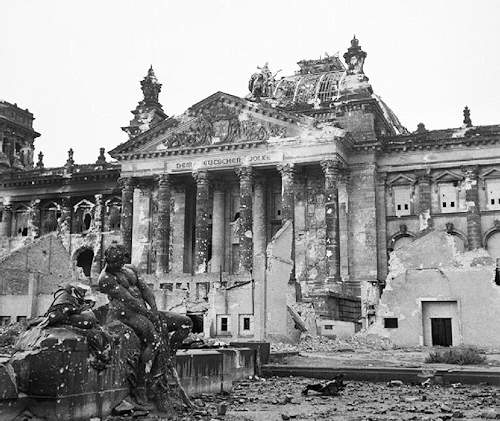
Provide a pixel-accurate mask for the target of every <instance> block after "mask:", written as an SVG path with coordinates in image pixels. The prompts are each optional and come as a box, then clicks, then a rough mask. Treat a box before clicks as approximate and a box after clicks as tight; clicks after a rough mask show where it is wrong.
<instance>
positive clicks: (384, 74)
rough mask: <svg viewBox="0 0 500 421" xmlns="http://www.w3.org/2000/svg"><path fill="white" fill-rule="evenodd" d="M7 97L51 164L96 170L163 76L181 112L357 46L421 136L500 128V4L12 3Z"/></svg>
mask: <svg viewBox="0 0 500 421" xmlns="http://www.w3.org/2000/svg"><path fill="white" fill-rule="evenodd" d="M0 11H1V16H2V23H1V28H2V31H1V32H2V35H1V38H0V63H1V65H0V99H3V100H6V101H9V102H16V103H17V104H18V105H19V106H21V107H23V108H26V107H27V108H29V110H30V111H32V112H33V113H34V114H35V118H36V120H35V130H37V131H38V132H40V133H41V135H42V136H41V137H40V138H38V139H37V141H36V148H37V151H39V150H42V151H43V152H44V154H45V164H46V165H49V166H60V165H63V164H64V162H65V160H66V156H67V154H66V151H67V150H68V149H69V148H70V147H72V148H73V149H74V150H75V161H76V162H77V163H87V162H93V161H95V160H96V158H97V155H98V149H99V147H101V146H103V147H105V148H106V150H110V149H111V148H113V147H115V146H116V145H118V144H119V143H121V142H123V141H125V140H126V138H127V137H126V134H125V133H124V132H122V131H121V129H120V128H121V127H122V126H125V125H127V124H128V121H129V120H130V118H131V117H132V115H131V114H130V110H132V109H134V108H135V106H136V104H137V102H138V101H139V100H140V99H141V91H140V86H139V81H140V80H141V79H142V78H143V77H144V75H145V74H146V72H147V69H148V67H149V65H150V64H153V67H154V69H155V72H156V75H157V77H158V79H159V80H160V82H161V83H163V89H162V92H161V94H160V102H161V103H162V104H163V107H164V109H165V111H166V112H167V114H169V115H173V114H174V115H175V114H180V113H182V112H183V111H184V110H185V109H186V108H188V107H189V106H190V105H192V104H194V103H196V102H198V101H199V100H201V99H203V98H205V97H207V96H208V95H211V94H212V93H214V92H217V91H224V92H227V93H231V94H234V95H239V96H244V95H246V94H247V84H248V79H249V77H250V75H251V73H252V72H254V71H255V70H256V66H257V65H262V64H264V63H265V62H266V61H268V62H269V65H270V67H271V70H273V71H275V70H279V69H282V72H281V75H286V74H291V73H293V72H294V71H295V70H296V69H297V67H296V64H295V63H296V62H297V61H299V60H301V59H310V58H319V57H320V56H321V55H323V54H324V53H325V52H328V53H329V54H334V53H336V52H340V53H341V55H342V54H343V53H344V52H345V50H346V49H347V47H348V46H349V42H350V39H351V38H352V36H353V34H356V37H357V38H358V39H359V40H360V44H361V46H362V48H363V49H364V50H365V51H366V52H367V53H368V56H367V59H366V62H365V63H366V64H365V73H366V74H367V76H368V77H369V78H370V82H371V83H372V86H373V88H374V91H375V92H376V93H377V94H379V95H380V96H381V97H382V98H383V99H384V100H385V102H386V103H387V104H388V105H389V106H390V107H391V108H392V109H393V111H394V112H395V113H396V115H398V117H399V118H400V120H401V122H402V123H403V125H405V126H406V127H407V128H408V129H409V130H411V131H413V130H415V128H416V125H417V123H418V122H424V123H425V125H426V127H427V128H428V129H438V128H447V127H458V126H460V125H461V124H462V109H463V107H464V106H465V105H468V106H469V108H470V109H471V117H472V121H473V123H474V124H476V125H479V124H494V123H500V112H499V110H500V77H499V75H500V54H499V53H498V51H499V42H500V25H499V23H498V22H499V19H500V1H496V0H491V1H487V0H474V1H472V0H466V1H464V0H449V1H440V0H432V1H422V0H419V1H416V0H415V1H411V2H410V1H403V0H399V1H386V0H378V1H373V0H369V1H362V0H356V1H352V0H346V1H337V0H335V1H334V0H325V1H319V0H318V1H313V0H305V1H292V0H283V1H274V0H262V1H258V0H252V1H235V0H233V1H229V0H227V1H223V0H199V1H185V0H182V1H181V0H179V1H166V0H155V1H153V0H149V1H145V0H141V1H139V0H136V1H125V0H116V1H109V0H108V1H103V0H100V1H90V0H85V1H70V0H62V1H51V0H43V1H42V0H32V1H24V0H16V1H12V0H0Z"/></svg>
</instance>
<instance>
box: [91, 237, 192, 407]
mask: <svg viewBox="0 0 500 421" xmlns="http://www.w3.org/2000/svg"><path fill="white" fill-rule="evenodd" d="M105 260H106V265H105V267H104V269H103V270H102V272H101V274H100V276H99V289H100V291H101V292H103V293H105V294H106V295H107V296H108V298H109V301H110V309H109V315H108V318H114V319H116V320H119V321H120V322H122V323H124V324H126V325H128V326H129V327H131V328H132V329H133V330H134V332H135V333H136V334H137V336H138V337H139V339H140V340H141V342H142V350H141V358H140V361H139V369H138V371H139V372H138V373H137V386H136V388H135V391H134V392H135V393H134V394H135V397H136V400H137V401H138V402H139V403H143V402H144V401H145V400H146V394H145V384H146V372H147V371H149V370H150V369H151V366H152V365H153V363H154V362H155V359H156V357H157V356H158V354H161V352H159V351H160V350H161V346H162V344H165V343H168V346H169V350H170V353H171V354H172V355H175V352H176V350H177V348H178V346H179V345H180V344H181V343H182V341H183V340H184V339H185V338H186V337H187V336H188V335H189V333H190V332H191V329H192V326H193V322H192V321H191V319H190V318H189V317H187V316H183V315H180V314H177V313H173V312H161V311H158V309H157V306H156V301H155V297H154V294H153V291H152V290H151V288H149V286H148V285H147V284H146V283H145V282H144V281H143V280H142V279H141V278H140V277H139V276H138V272H137V269H136V268H135V266H133V265H131V264H128V263H127V260H128V256H127V251H126V249H125V248H124V247H123V246H122V245H119V244H112V245H111V246H109V247H108V248H107V249H106V251H105ZM161 351H163V350H161ZM160 360H161V359H160ZM158 366H159V367H158ZM155 368H156V369H157V370H163V369H164V367H161V364H155Z"/></svg>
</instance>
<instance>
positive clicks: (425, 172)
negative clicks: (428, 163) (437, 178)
mask: <svg viewBox="0 0 500 421" xmlns="http://www.w3.org/2000/svg"><path fill="white" fill-rule="evenodd" d="M415 177H416V179H417V182H418V183H421V182H425V183H430V182H431V179H432V177H431V169H430V168H424V169H422V170H418V171H415Z"/></svg>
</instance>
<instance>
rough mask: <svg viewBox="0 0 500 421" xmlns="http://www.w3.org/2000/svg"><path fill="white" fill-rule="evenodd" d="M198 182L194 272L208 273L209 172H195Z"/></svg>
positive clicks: (194, 175)
mask: <svg viewBox="0 0 500 421" xmlns="http://www.w3.org/2000/svg"><path fill="white" fill-rule="evenodd" d="M193 177H194V179H195V180H196V228H195V244H194V264H195V268H194V272H195V273H206V271H207V265H208V235H209V225H208V214H209V203H208V201H209V195H208V190H209V183H208V172H207V171H196V172H193Z"/></svg>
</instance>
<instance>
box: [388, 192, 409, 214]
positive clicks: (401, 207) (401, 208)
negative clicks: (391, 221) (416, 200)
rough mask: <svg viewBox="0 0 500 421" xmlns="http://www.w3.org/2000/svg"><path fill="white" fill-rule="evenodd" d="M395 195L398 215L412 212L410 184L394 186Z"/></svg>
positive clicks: (395, 206)
mask: <svg viewBox="0 0 500 421" xmlns="http://www.w3.org/2000/svg"><path fill="white" fill-rule="evenodd" d="M392 192H393V197H394V208H395V209H396V212H395V213H396V216H404V215H410V214H411V208H410V203H411V190H410V186H394V187H393V188H392Z"/></svg>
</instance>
